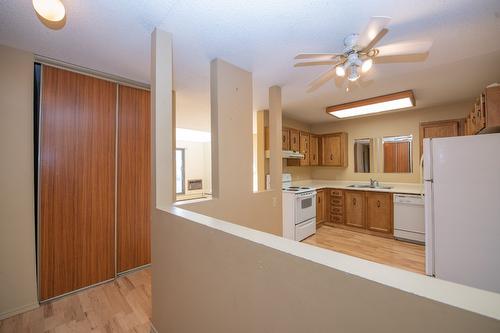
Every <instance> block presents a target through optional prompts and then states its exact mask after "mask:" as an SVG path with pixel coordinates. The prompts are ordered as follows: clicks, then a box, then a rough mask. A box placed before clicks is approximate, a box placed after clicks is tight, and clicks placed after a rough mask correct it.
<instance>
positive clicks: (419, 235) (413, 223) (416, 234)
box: [394, 194, 425, 243]
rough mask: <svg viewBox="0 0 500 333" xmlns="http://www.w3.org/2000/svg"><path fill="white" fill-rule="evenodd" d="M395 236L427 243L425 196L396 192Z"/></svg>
mask: <svg viewBox="0 0 500 333" xmlns="http://www.w3.org/2000/svg"><path fill="white" fill-rule="evenodd" d="M394 238H396V239H401V240H407V241H411V242H417V243H425V215H424V198H423V197H422V196H421V195H418V194H394Z"/></svg>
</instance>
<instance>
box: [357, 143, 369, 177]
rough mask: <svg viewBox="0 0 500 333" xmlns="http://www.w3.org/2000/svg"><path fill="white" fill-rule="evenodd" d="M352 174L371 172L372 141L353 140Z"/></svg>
mask: <svg viewBox="0 0 500 333" xmlns="http://www.w3.org/2000/svg"><path fill="white" fill-rule="evenodd" d="M354 172H359V173H369V172H373V139H369V138H365V139H355V140H354Z"/></svg>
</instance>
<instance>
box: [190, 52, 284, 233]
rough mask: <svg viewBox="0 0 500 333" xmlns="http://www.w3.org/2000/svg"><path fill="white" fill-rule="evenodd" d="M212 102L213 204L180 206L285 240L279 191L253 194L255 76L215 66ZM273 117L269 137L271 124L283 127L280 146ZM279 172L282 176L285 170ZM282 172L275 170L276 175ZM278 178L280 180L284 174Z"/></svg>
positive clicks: (216, 62) (219, 64)
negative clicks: (253, 84)
mask: <svg viewBox="0 0 500 333" xmlns="http://www.w3.org/2000/svg"><path fill="white" fill-rule="evenodd" d="M211 99H212V131H211V132H212V190H213V195H214V199H212V200H207V201H202V202H196V203H187V204H186V203H185V204H183V206H182V207H184V208H185V209H189V210H192V211H195V212H199V213H202V214H205V215H209V216H212V217H216V218H220V219H224V220H226V221H230V222H233V223H237V224H240V225H243V226H247V227H251V228H254V229H257V230H261V231H266V232H270V233H273V234H277V235H281V229H282V224H281V187H280V186H278V188H276V186H275V188H274V189H273V190H268V191H263V192H257V193H254V192H253V186H252V185H253V184H252V174H253V172H252V166H253V164H252V158H253V156H252V151H253V148H252V146H253V134H252V123H253V122H252V74H251V73H249V72H247V71H244V70H242V69H240V68H238V67H235V66H233V65H231V64H229V63H226V62H224V61H222V60H218V59H216V60H214V61H212V63H211ZM280 111H281V110H280ZM269 117H270V119H269V120H270V127H271V129H270V130H271V132H272V131H273V124H276V123H278V122H279V123H278V125H277V126H276V125H275V128H276V129H275V131H276V133H279V137H277V135H275V136H274V140H275V141H277V144H280V143H279V142H280V141H278V140H280V139H279V138H281V112H280V114H279V116H276V115H275V114H274V113H273V112H270V113H269ZM275 118H276V119H275ZM270 137H271V138H272V137H273V136H272V133H271V136H270ZM271 140H273V139H271ZM272 144H273V143H272V142H271V149H272ZM280 148H281V147H280ZM274 155H275V156H276V157H273V156H274ZM274 155H273V154H271V159H273V158H274V160H278V163H281V158H279V156H278V155H276V154H274ZM271 163H273V162H272V160H271ZM278 169H279V174H281V167H280V168H278ZM278 169H276V168H274V169H273V168H272V167H271V170H274V172H277V170H278ZM271 177H272V178H273V171H271ZM274 178H276V179H280V175H276V176H274ZM256 207H258V208H256Z"/></svg>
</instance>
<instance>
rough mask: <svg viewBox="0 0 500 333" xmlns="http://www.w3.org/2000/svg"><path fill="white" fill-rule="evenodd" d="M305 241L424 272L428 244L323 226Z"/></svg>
mask: <svg viewBox="0 0 500 333" xmlns="http://www.w3.org/2000/svg"><path fill="white" fill-rule="evenodd" d="M303 242H304V243H307V244H311V245H315V246H319V247H322V248H325V249H329V250H333V251H337V252H341V253H344V254H348V255H351V256H353V257H358V258H362V259H366V260H370V261H374V262H378V263H380V264H385V265H389V266H393V267H397V268H402V269H406V270H409V271H413V272H416V273H421V274H425V246H423V245H418V244H413V243H407V242H402V241H398V240H395V239H389V238H382V237H378V236H372V235H367V234H363V233H359V232H354V231H350V230H345V229H340V228H335V227H330V226H321V227H320V228H319V229H317V230H316V234H314V235H312V236H311V237H309V238H307V239H305V240H304V241H303Z"/></svg>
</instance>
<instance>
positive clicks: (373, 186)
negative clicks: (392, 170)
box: [347, 184, 392, 190]
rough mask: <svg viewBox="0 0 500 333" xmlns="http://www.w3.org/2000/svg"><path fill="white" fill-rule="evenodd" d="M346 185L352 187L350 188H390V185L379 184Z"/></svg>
mask: <svg viewBox="0 0 500 333" xmlns="http://www.w3.org/2000/svg"><path fill="white" fill-rule="evenodd" d="M347 187H352V188H378V189H381V190H390V189H391V188H392V186H383V185H379V184H373V185H372V184H352V185H348V186H347Z"/></svg>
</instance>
